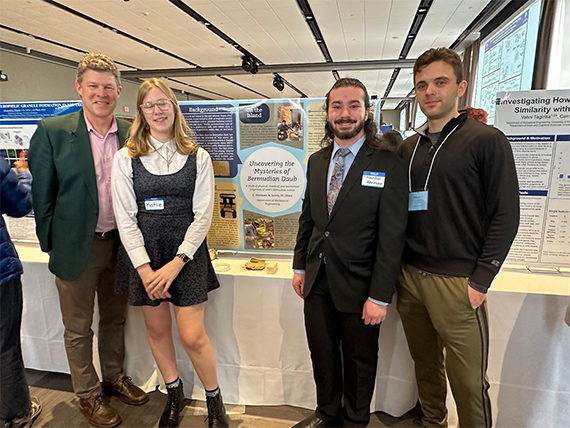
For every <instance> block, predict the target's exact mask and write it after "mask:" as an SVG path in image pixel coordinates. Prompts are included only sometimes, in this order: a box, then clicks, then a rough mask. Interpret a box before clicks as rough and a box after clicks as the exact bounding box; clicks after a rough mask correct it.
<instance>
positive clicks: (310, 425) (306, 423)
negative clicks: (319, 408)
mask: <svg viewBox="0 0 570 428" xmlns="http://www.w3.org/2000/svg"><path fill="white" fill-rule="evenodd" d="M326 426H328V425H327V424H326V423H325V421H323V420H322V419H319V418H317V415H315V414H314V413H313V414H312V415H311V416H309V417H308V418H305V419H303V420H302V421H301V422H299V423H296V424H295V425H293V427H292V428H316V427H326Z"/></svg>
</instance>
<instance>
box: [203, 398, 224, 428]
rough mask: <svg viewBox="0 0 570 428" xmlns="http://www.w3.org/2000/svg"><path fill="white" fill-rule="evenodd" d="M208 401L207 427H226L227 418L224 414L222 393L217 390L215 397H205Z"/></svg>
mask: <svg viewBox="0 0 570 428" xmlns="http://www.w3.org/2000/svg"><path fill="white" fill-rule="evenodd" d="M206 401H207V403H208V427H209V428H228V427H229V426H230V425H229V423H230V422H229V420H228V417H227V415H226V409H225V407H224V401H223V400H222V393H221V392H218V395H216V396H215V397H206Z"/></svg>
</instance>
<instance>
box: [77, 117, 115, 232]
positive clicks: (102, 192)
mask: <svg viewBox="0 0 570 428" xmlns="http://www.w3.org/2000/svg"><path fill="white" fill-rule="evenodd" d="M85 124H86V125H87V131H88V132H89V141H90V142H91V152H92V153H93V163H94V164H95V176H96V177H97V199H98V200H99V218H98V220H97V227H95V232H99V233H103V232H108V231H109V230H112V229H116V228H117V223H116V222H115V215H114V214H113V199H112V196H111V166H112V165H113V157H114V156H115V153H116V152H117V150H119V141H118V137H117V131H118V127H117V121H116V120H115V118H113V123H112V125H111V128H110V129H109V131H108V132H107V135H105V136H102V135H101V134H99V133H98V132H97V131H96V130H95V129H94V128H93V125H91V123H90V122H89V120H87V117H85Z"/></svg>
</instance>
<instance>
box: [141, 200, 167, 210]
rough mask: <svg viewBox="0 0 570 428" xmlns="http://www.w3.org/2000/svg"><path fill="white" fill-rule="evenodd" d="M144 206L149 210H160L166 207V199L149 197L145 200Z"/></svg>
mask: <svg viewBox="0 0 570 428" xmlns="http://www.w3.org/2000/svg"><path fill="white" fill-rule="evenodd" d="M144 207H145V208H146V210H147V211H159V210H163V209H164V199H162V198H149V199H145V200H144Z"/></svg>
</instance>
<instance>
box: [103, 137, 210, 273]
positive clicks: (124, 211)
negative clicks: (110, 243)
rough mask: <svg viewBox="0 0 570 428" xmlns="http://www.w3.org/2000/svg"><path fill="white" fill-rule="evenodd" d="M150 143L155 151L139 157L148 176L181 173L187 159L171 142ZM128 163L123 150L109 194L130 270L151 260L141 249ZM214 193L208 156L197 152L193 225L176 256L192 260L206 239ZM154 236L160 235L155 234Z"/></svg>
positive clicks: (127, 155)
mask: <svg viewBox="0 0 570 428" xmlns="http://www.w3.org/2000/svg"><path fill="white" fill-rule="evenodd" d="M150 143H151V145H152V146H153V147H155V148H156V151H155V150H153V149H152V148H151V149H150V151H149V153H148V154H147V155H146V156H141V157H140V160H141V162H142V164H143V166H144V167H145V169H146V170H147V171H148V172H150V173H151V174H155V175H166V174H173V173H175V172H177V171H180V170H181V169H182V167H183V166H184V164H185V163H186V160H187V159H188V156H187V155H181V154H180V153H178V152H176V146H175V144H174V141H173V140H171V141H169V142H167V143H164V144H163V143H161V142H160V141H158V140H156V139H154V138H152V137H150ZM159 153H160V154H159ZM161 155H162V156H161ZM163 156H164V158H163ZM171 156H172V158H171ZM166 159H171V163H170V166H168V165H167V162H166ZM131 161H132V159H131V158H130V157H129V154H128V150H127V148H126V147H123V148H122V149H121V150H119V151H118V152H117V153H116V154H115V157H114V158H113V169H112V171H111V191H112V195H113V211H114V212H115V219H116V221H117V227H118V229H119V233H120V235H121V242H122V243H123V245H124V247H125V250H127V254H128V255H129V258H130V259H131V262H132V263H133V266H134V267H135V268H137V267H139V266H141V265H143V264H145V263H149V262H150V258H149V256H148V253H147V252H146V249H145V247H144V239H143V235H142V232H141V230H140V229H139V227H138V224H137V212H138V206H137V201H136V196H135V191H134V188H133V167H132V162H131ZM214 189H215V183H214V169H213V167H212V161H211V159H210V155H209V154H208V152H206V151H205V150H204V149H202V148H199V149H198V153H197V154H196V186H195V190H194V196H193V197H192V205H193V211H194V221H193V222H192V224H191V225H190V226H189V227H188V230H187V231H186V234H185V236H184V241H183V242H182V244H180V246H179V247H178V251H177V253H184V254H186V255H187V256H188V257H190V258H191V259H192V258H193V256H194V253H195V252H196V250H197V249H198V247H199V246H200V245H201V244H202V242H203V241H204V239H205V238H206V234H207V233H208V229H210V224H211V223H212V215H213V209H214ZM157 233H161V232H160V231H157Z"/></svg>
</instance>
